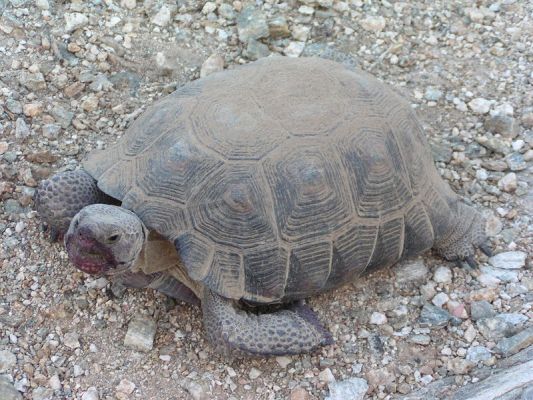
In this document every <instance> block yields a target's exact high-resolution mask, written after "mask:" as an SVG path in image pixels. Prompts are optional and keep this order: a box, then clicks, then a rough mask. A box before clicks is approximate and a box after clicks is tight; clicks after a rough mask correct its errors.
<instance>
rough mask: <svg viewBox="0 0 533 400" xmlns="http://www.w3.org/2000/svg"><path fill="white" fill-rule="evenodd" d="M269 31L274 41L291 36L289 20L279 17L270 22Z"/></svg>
mask: <svg viewBox="0 0 533 400" xmlns="http://www.w3.org/2000/svg"><path fill="white" fill-rule="evenodd" d="M268 30H269V33H270V36H271V37H272V38H273V39H280V38H286V37H289V36H290V35H291V31H290V30H289V25H288V24H287V19H286V18H285V17H283V16H278V17H275V18H272V19H271V20H269V21H268Z"/></svg>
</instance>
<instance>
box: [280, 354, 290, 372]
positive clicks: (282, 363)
mask: <svg viewBox="0 0 533 400" xmlns="http://www.w3.org/2000/svg"><path fill="white" fill-rule="evenodd" d="M276 362H277V363H278V364H279V366H280V367H281V368H283V369H285V368H287V366H288V365H289V364H290V363H291V362H292V359H291V358H290V357H287V356H278V357H276Z"/></svg>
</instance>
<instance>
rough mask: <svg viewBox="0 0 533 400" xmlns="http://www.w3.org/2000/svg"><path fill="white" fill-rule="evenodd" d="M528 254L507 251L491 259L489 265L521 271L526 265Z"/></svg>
mask: <svg viewBox="0 0 533 400" xmlns="http://www.w3.org/2000/svg"><path fill="white" fill-rule="evenodd" d="M526 257H527V254H526V253H525V252H523V251H506V252H503V253H498V254H496V255H495V256H492V257H490V258H489V264H490V265H492V266H493V267H495V268H504V269H519V268H522V267H524V266H525V265H526Z"/></svg>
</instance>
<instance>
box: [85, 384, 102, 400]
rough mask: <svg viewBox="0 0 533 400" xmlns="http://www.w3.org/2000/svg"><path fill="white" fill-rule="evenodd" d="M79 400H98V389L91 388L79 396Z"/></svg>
mask: <svg viewBox="0 0 533 400" xmlns="http://www.w3.org/2000/svg"><path fill="white" fill-rule="evenodd" d="M81 400H100V395H99V394H98V389H96V387H94V386H91V387H90V388H88V389H87V390H86V391H85V392H83V394H82V395H81Z"/></svg>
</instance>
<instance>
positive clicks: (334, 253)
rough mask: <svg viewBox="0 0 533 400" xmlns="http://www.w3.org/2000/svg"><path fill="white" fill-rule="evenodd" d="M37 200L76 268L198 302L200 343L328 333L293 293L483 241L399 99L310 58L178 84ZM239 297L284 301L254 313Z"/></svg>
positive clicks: (246, 347)
mask: <svg viewBox="0 0 533 400" xmlns="http://www.w3.org/2000/svg"><path fill="white" fill-rule="evenodd" d="M113 199H114V200H113ZM113 201H115V202H116V203H117V204H121V206H118V205H110V204H109V203H111V204H113V203H112V202H113ZM95 203H108V204H95ZM37 207H38V211H39V212H40V214H41V215H42V217H43V219H44V220H45V221H47V222H48V224H50V225H51V226H52V227H55V229H56V230H59V231H63V232H64V231H65V230H66V229H67V227H68V226H69V224H70V226H69V227H68V232H67V233H66V234H65V243H66V247H67V251H68V254H69V257H70V259H71V261H72V262H73V263H74V264H75V265H76V266H77V267H78V268H79V269H81V270H82V271H85V272H88V273H91V274H104V275H108V276H111V277H112V278H113V279H117V280H121V281H122V282H123V283H125V284H127V285H129V286H134V287H146V286H150V287H153V288H156V289H159V290H161V291H162V292H164V293H167V294H169V295H171V296H174V297H176V298H180V299H183V300H186V301H191V302H195V301H197V299H199V300H200V301H201V304H202V309H203V314H204V325H205V329H206V331H207V336H208V338H209V340H210V341H211V342H212V343H213V344H214V345H215V347H216V348H218V349H220V350H222V351H226V352H234V353H236V354H293V353H300V352H305V351H311V350H313V349H315V348H317V347H318V346H321V345H324V344H327V343H330V341H331V337H330V336H329V334H328V333H327V331H326V330H325V329H324V328H323V327H322V326H321V325H320V324H319V322H318V320H317V318H316V317H315V315H314V314H313V313H312V311H311V310H310V309H309V308H307V307H306V306H305V305H304V304H303V303H302V302H301V301H299V300H300V299H304V298H306V297H308V296H311V295H314V294H317V293H320V292H323V291H326V290H329V289H332V288H335V287H338V286H340V285H342V284H343V283H346V282H350V281H353V280H354V279H355V278H356V277H358V276H360V275H361V274H362V273H363V272H365V271H371V270H374V269H376V268H378V267H385V266H389V265H392V264H394V263H395V262H397V261H398V260H400V259H403V258H405V257H409V256H414V255H416V254H419V253H421V252H423V251H425V250H427V249H430V248H434V249H436V250H437V251H438V252H439V253H440V254H441V255H442V256H444V257H445V258H447V259H448V260H455V259H459V260H467V261H469V262H470V263H472V262H473V259H472V256H473V254H474V252H475V248H476V247H480V246H482V244H483V242H484V240H485V235H484V223H483V219H482V217H481V216H480V214H479V213H478V212H477V211H476V210H475V209H473V208H472V207H470V206H468V205H466V204H465V203H464V202H463V201H462V200H461V199H460V198H459V197H458V196H457V195H456V194H455V193H454V192H452V191H451V190H450V188H449V187H448V186H447V184H446V183H445V182H444V181H443V180H442V179H441V178H440V176H439V174H438V172H437V170H436V168H435V166H434V165H433V161H432V158H431V155H430V151H429V149H428V145H427V143H426V139H425V138H424V133H423V131H422V129H421V127H420V125H419V123H418V122H417V120H416V118H415V116H414V114H413V111H412V110H411V108H410V106H409V104H408V103H407V102H406V101H404V100H402V99H401V98H399V97H398V96H397V95H396V94H395V93H394V92H393V91H392V90H391V89H389V88H388V87H387V86H386V85H384V84H382V83H380V82H379V81H378V80H376V79H375V78H373V77H371V76H369V75H367V74H366V73H364V72H362V71H353V70H349V69H347V68H345V67H344V66H342V65H340V64H337V63H334V62H331V61H327V60H322V59H313V58H304V59H291V58H284V57H277V58H268V59H264V60H261V61H258V62H255V63H253V64H250V65H247V66H242V67H237V68H235V69H233V70H228V71H225V72H221V73H217V74H214V75H210V76H208V77H206V78H203V79H200V80H198V81H195V82H192V83H190V84H188V85H185V86H184V87H182V88H180V89H179V90H177V91H176V92H174V93H173V94H171V95H169V96H167V97H165V98H163V99H162V100H160V101H158V102H157V103H156V104H154V105H153V106H152V107H150V108H149V109H148V110H147V111H146V112H144V114H143V115H142V116H141V117H140V118H139V119H137V121H135V122H134V123H133V124H132V126H131V127H130V128H129V129H128V131H127V132H126V134H125V135H124V137H122V138H121V139H120V140H119V141H118V143H117V144H116V145H114V146H112V147H109V148H108V149H106V150H103V151H94V152H91V153H90V154H89V157H88V158H87V160H86V161H85V162H84V163H83V170H78V171H73V172H64V173H60V174H58V175H56V176H54V177H53V178H51V179H50V180H47V181H44V182H43V183H41V185H40V187H39V189H38V195H37ZM243 302H246V303H247V304H272V303H281V304H287V306H286V307H284V308H281V309H280V308H277V309H276V310H275V311H274V312H269V313H257V312H252V311H250V310H249V309H247V308H246V307H244V305H243Z"/></svg>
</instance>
